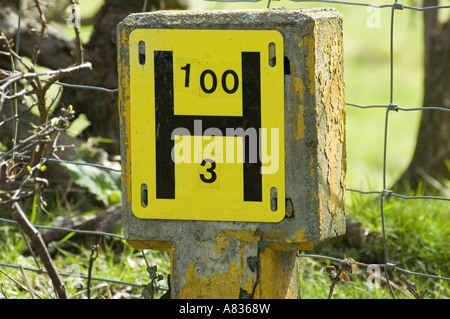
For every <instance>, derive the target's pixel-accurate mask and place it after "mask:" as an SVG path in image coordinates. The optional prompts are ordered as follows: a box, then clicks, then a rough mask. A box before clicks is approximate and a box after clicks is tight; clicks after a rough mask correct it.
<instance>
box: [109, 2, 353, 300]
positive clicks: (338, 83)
mask: <svg viewBox="0 0 450 319" xmlns="http://www.w3.org/2000/svg"><path fill="white" fill-rule="evenodd" d="M117 43H118V61H119V108H120V122H121V125H120V126H121V136H122V138H121V140H122V144H121V150H122V153H121V154H122V168H123V169H122V184H123V224H124V236H125V238H126V239H127V241H128V243H129V244H130V245H132V246H133V247H135V248H138V249H157V250H167V251H169V252H170V255H171V274H172V276H171V281H172V282H171V297H172V298H248V297H251V298H297V297H300V284H299V278H298V275H299V269H298V264H297V258H296V252H297V251H298V250H310V249H313V248H314V247H316V246H318V245H325V244H328V243H329V242H331V241H332V240H334V239H335V238H336V237H338V236H341V235H343V234H344V232H345V207H344V196H345V170H346V160H345V158H346V157H345V107H344V101H345V99H344V84H343V69H342V63H343V61H342V57H343V56H342V49H343V45H342V18H341V15H340V14H339V13H338V12H337V11H336V10H334V9H330V8H322V9H302V10H298V9H268V10H242V11H241V10H236V11H159V12H150V13H139V14H131V15H129V16H128V17H127V18H126V19H125V20H124V21H122V22H121V23H120V24H119V26H118V41H117ZM230 128H231V129H233V133H234V134H231V135H227V134H226V133H227V132H229V131H227V129H230ZM239 128H240V129H242V130H241V131H238V130H237V129H239ZM252 128H256V130H255V132H256V133H255V134H256V135H255V136H256V137H257V143H256V144H252V139H251V138H252V136H253V135H251V133H252V132H253V131H252V130H251V129H252ZM264 129H267V130H266V131H265V130H264ZM267 132H269V133H267ZM277 132H278V133H279V134H278V135H277ZM212 136H214V138H212ZM212 141H214V143H215V144H214V145H212ZM246 142H248V144H246ZM239 143H241V144H239ZM224 145H225V146H224ZM228 145H232V146H231V147H230V148H228ZM236 145H239V146H236ZM191 146H192V147H193V151H191V150H192V149H190V148H189V152H187V151H186V150H188V147H191ZM195 146H197V147H200V148H199V149H196V148H195ZM212 146H214V147H212ZM253 146H254V147H255V148H252V147H253ZM252 150H253V151H254V152H255V150H256V153H255V154H257V155H258V156H257V157H256V160H254V161H251V158H252V157H251V156H252V154H253V153H252V152H251V151H252ZM240 151H243V153H245V154H246V155H236V154H242V153H239V152H240ZM233 152H234V153H233ZM230 153H233V157H232V159H234V161H233V160H231V161H228V160H224V158H225V157H226V155H228V154H230ZM253 155H254V154H253ZM264 156H265V157H264ZM227 159H228V158H227ZM243 159H244V160H243Z"/></svg>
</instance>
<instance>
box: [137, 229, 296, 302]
mask: <svg viewBox="0 0 450 319" xmlns="http://www.w3.org/2000/svg"><path fill="white" fill-rule="evenodd" d="M259 239H260V237H259V236H254V235H253V234H251V233H250V232H228V233H226V234H224V233H221V234H219V235H218V236H217V237H216V239H215V241H214V242H213V241H206V240H204V241H196V242H190V241H186V242H182V243H178V244H175V245H173V244H172V245H171V244H168V243H163V242H141V241H129V244H130V245H132V246H133V247H135V248H138V249H157V250H167V251H168V252H169V253H170V257H171V267H172V268H171V298H173V299H239V298H249V299H250V298H251V299H296V298H300V297H301V289H300V280H299V267H298V258H297V257H296V255H297V252H296V251H295V250H291V251H284V250H276V249H274V248H280V246H275V245H271V244H269V245H267V246H266V247H264V246H263V245H261V244H260V245H258V240H259ZM271 246H272V247H273V248H271ZM261 248H262V249H261Z"/></svg>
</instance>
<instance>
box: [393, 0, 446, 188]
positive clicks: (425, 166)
mask: <svg viewBox="0 0 450 319" xmlns="http://www.w3.org/2000/svg"><path fill="white" fill-rule="evenodd" d="M425 3H426V5H428V6H435V5H438V0H429V1H424V4H425ZM423 14H424V22H425V27H424V43H425V54H424V67H425V79H424V97H423V106H424V111H423V112H422V119H421V122H420V127H419V133H418V137H417V144H416V148H415V151H414V155H413V158H412V160H411V163H410V165H409V167H408V168H407V170H406V171H405V172H404V174H403V175H402V177H401V178H400V179H399V180H398V181H397V184H396V186H397V187H398V188H399V189H402V190H405V189H408V185H410V187H411V189H412V190H416V189H417V188H418V186H419V185H420V184H421V183H422V185H423V187H424V190H425V191H431V192H435V191H436V188H439V185H440V183H441V182H442V181H445V180H449V179H450V167H449V166H447V165H450V112H445V111H440V110H426V109H425V108H426V107H428V106H438V107H443V108H447V109H450V72H449V70H450V19H449V20H447V21H446V22H445V23H441V22H439V20H438V14H439V10H437V9H430V10H426V11H424V13H423ZM438 190H439V189H438Z"/></svg>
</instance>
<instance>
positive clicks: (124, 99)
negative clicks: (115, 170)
mask: <svg viewBox="0 0 450 319" xmlns="http://www.w3.org/2000/svg"><path fill="white" fill-rule="evenodd" d="M120 41H121V43H120V46H121V47H128V37H127V32H126V30H122V33H121V35H120ZM119 54H120V53H119ZM118 68H119V79H120V85H119V87H120V88H121V89H120V90H119V103H123V109H122V110H120V109H119V114H121V115H122V116H119V119H120V121H121V123H120V125H122V126H124V125H125V128H126V134H125V140H124V145H125V150H126V159H127V163H126V166H125V169H124V170H122V175H121V178H122V185H126V190H127V199H128V201H131V164H130V156H131V145H130V139H129V136H130V133H131V131H130V126H129V125H126V123H130V78H129V76H128V75H129V73H128V72H129V67H128V66H127V65H126V64H125V60H124V59H119V65H118ZM119 108H120V104H119ZM122 121H123V122H122Z"/></svg>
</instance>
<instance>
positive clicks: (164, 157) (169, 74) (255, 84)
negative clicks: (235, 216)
mask: <svg viewBox="0 0 450 319" xmlns="http://www.w3.org/2000/svg"><path fill="white" fill-rule="evenodd" d="M154 60H155V128H156V131H155V136H156V198H166V199H175V163H174V162H173V161H172V158H171V151H172V148H173V146H174V141H172V139H171V134H172V131H173V130H174V129H176V128H179V127H183V128H187V129H188V130H189V131H190V132H194V120H201V121H202V123H203V125H205V126H208V127H216V128H218V129H219V130H221V131H222V135H223V136H225V135H226V134H225V133H226V129H227V128H235V129H236V128H242V129H243V130H246V129H248V128H254V129H255V130H256V132H257V136H258V143H257V145H258V146H257V152H258V154H256V155H257V156H256V158H257V161H256V163H250V160H249V159H250V154H249V153H250V152H249V143H248V141H245V140H244V143H243V144H244V147H245V150H244V154H245V157H246V158H244V163H243V167H244V169H243V173H244V201H262V176H261V161H260V159H259V153H260V147H261V145H260V144H261V139H260V128H261V71H260V64H261V63H260V54H259V52H242V107H243V110H242V114H243V116H196V115H174V84H173V52H172V51H155V54H154Z"/></svg>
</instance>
